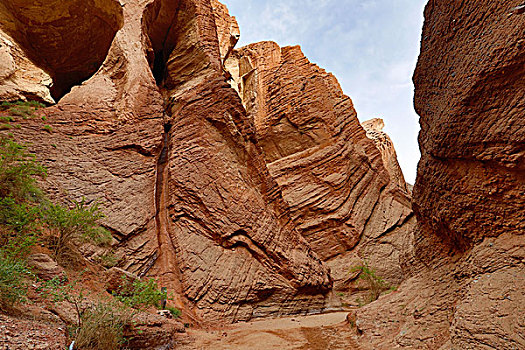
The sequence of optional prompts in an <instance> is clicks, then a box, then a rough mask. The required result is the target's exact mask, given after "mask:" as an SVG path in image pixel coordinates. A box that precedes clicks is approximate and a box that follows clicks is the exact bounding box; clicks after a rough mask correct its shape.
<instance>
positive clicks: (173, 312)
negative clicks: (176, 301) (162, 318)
mask: <svg viewBox="0 0 525 350" xmlns="http://www.w3.org/2000/svg"><path fill="white" fill-rule="evenodd" d="M166 310H168V311H169V312H170V313H171V316H173V318H179V317H181V316H182V311H180V310H179V309H177V308H176V307H172V306H168V307H167V308H166Z"/></svg>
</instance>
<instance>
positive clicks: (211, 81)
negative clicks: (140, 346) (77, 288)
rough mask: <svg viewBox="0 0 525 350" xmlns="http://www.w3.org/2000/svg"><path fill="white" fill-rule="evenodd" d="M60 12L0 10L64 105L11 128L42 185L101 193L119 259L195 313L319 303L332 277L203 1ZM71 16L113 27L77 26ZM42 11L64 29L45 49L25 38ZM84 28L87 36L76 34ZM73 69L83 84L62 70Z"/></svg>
mask: <svg viewBox="0 0 525 350" xmlns="http://www.w3.org/2000/svg"><path fill="white" fill-rule="evenodd" d="M57 6H58V7H53V6H51V5H50V4H49V3H46V4H35V3H33V2H29V1H26V2H24V1H20V0H19V1H17V2H16V4H15V3H14V2H13V3H11V2H7V3H6V2H4V3H3V4H2V7H1V14H2V17H3V18H8V19H9V21H7V22H4V21H3V22H2V30H4V31H5V32H8V33H9V34H10V35H12V37H13V40H15V41H16V43H17V44H18V45H19V47H20V48H21V49H23V50H24V52H25V53H26V54H27V57H30V58H31V60H32V61H33V63H34V65H35V66H40V67H41V68H42V69H43V70H44V71H46V72H47V74H49V76H51V77H52V78H53V87H52V89H51V90H52V91H56V92H55V94H54V96H55V97H56V98H57V99H60V100H59V101H58V103H57V105H55V106H52V107H49V108H47V109H46V110H45V115H46V121H45V122H43V121H42V120H40V118H38V119H36V118H33V119H28V120H23V121H21V126H22V129H21V130H23V132H17V130H14V131H13V134H14V135H15V137H16V138H17V139H18V140H19V141H25V142H30V143H31V144H32V146H31V150H32V151H33V152H35V153H37V154H38V155H39V156H40V159H41V160H42V161H43V162H44V164H45V165H46V166H47V168H48V173H49V176H48V179H47V181H46V186H47V187H48V190H49V192H50V193H52V195H53V196H54V197H55V198H56V199H59V200H62V201H68V200H79V199H80V198H81V197H86V198H87V199H88V200H95V199H98V200H100V201H101V202H102V203H103V206H104V212H105V213H106V215H107V217H106V219H105V221H104V224H105V226H106V227H107V228H108V229H109V230H111V232H112V233H113V235H114V237H115V238H116V240H117V243H116V245H115V249H116V250H117V254H118V255H119V256H120V257H121V258H122V259H123V260H122V262H121V267H123V268H125V269H127V270H129V271H131V272H133V273H137V274H139V275H148V276H154V277H157V278H158V280H159V281H160V283H161V284H162V285H164V286H167V287H168V288H169V290H170V291H171V292H175V294H176V296H177V299H178V302H179V303H180V304H182V306H184V308H185V310H186V311H187V312H186V314H191V313H192V312H193V314H194V316H195V317H197V319H199V318H202V319H204V318H205V319H206V321H210V322H211V321H218V320H221V321H222V322H225V321H236V320H246V319H250V318H252V317H258V316H267V315H279V314H289V313H295V312H305V313H306V312H319V311H321V310H322V309H323V308H325V307H326V300H327V298H326V294H327V293H328V292H329V290H330V287H331V280H330V278H329V275H328V271H327V269H326V268H325V267H324V266H323V265H322V263H321V261H320V260H319V258H317V256H316V254H315V253H313V252H312V250H311V248H310V247H309V246H308V244H307V242H306V241H305V240H304V238H302V236H301V235H300V234H299V233H298V232H297V231H296V230H295V228H294V225H293V224H292V223H291V221H290V219H289V217H288V214H287V211H286V206H285V205H284V203H283V200H282V197H281V192H280V191H279V189H278V187H277V185H276V184H275V182H274V181H273V180H272V178H271V177H270V175H269V174H268V171H267V169H266V166H265V163H264V160H263V158H262V156H261V153H260V149H259V148H258V146H257V145H256V142H255V134H254V127H253V124H252V122H251V121H250V119H248V118H247V117H246V114H245V111H244V109H243V107H242V104H241V101H240V99H239V97H238V96H237V94H236V93H235V91H234V90H233V89H231V87H230V85H229V84H228V83H227V82H226V77H225V76H224V72H223V69H222V62H221V47H227V46H228V44H224V43H220V42H219V39H218V34H217V32H218V31H217V25H216V19H217V16H216V14H217V13H215V14H214V12H213V8H212V6H211V4H210V2H209V1H204V0H202V1H197V0H195V1H193V0H181V1H165V0H155V1H136V0H129V1H126V0H123V1H121V2H120V3H118V2H112V1H109V0H108V1H103V2H100V1H98V2H82V4H80V2H78V3H77V2H74V1H73V2H67V3H63V2H60V4H57ZM63 6H65V7H67V6H70V7H67V9H68V10H67V11H62V10H63ZM98 6H102V8H99V7H98ZM14 7H17V8H18V9H20V8H22V9H26V10H25V11H23V12H20V11H13V8H14ZM55 8H56V10H57V12H56V13H54V12H53V11H54V9H55ZM111 11H113V12H111ZM79 12H81V13H89V14H90V15H89V16H88V15H86V16H85V17H83V18H91V17H93V18H99V19H101V20H104V21H109V24H110V25H109V24H107V23H106V24H105V25H103V26H101V25H96V24H95V25H94V26H93V27H89V26H88V25H89V24H90V23H85V24H84V23H83V22H80V23H78V21H77V20H78V17H77V16H78V13H79ZM63 13H68V16H71V17H67V16H65V17H63V16H64V15H63ZM42 14H47V17H49V18H50V19H52V18H58V19H57V21H58V22H57V23H58V24H59V25H56V26H55V27H54V29H53V33H54V36H53V37H49V36H48V37H45V36H44V35H42V36H41V37H40V41H39V42H40V43H41V45H48V46H49V50H47V49H41V50H40V49H31V48H30V47H28V45H27V40H26V39H27V36H25V35H26V34H24V33H29V34H27V35H39V34H42V33H43V34H45V33H49V32H50V28H49V27H47V23H48V22H46V21H42V20H41V19H40V16H42ZM105 14H108V16H109V18H105V17H104V15H105ZM219 18H220V16H219ZM22 24H24V25H25V27H24V28H25V29H24V30H23V31H21V30H20V28H21V25H22ZM73 24H74V25H73ZM230 28H235V27H234V26H230ZM99 29H100V32H99ZM84 30H85V31H86V32H87V33H89V35H87V36H86V37H85V38H84V40H78V39H77V37H76V35H80V36H82V35H84V34H86V32H84ZM110 34H111V35H110ZM226 37H227V35H226ZM230 37H231V35H230ZM228 39H230V38H228ZM65 41H74V42H75V45H79V46H80V47H77V46H67V45H62V43H63V42H65ZM106 44H107V45H106ZM223 44H224V46H223ZM229 45H231V42H230V44H229ZM63 46H65V47H67V48H68V49H66V48H65V47H63ZM56 47H61V49H60V50H54V48H56ZM70 49H71V50H73V51H74V52H69V51H68V50H70ZM64 50H66V51H64ZM70 54H75V55H73V56H75V57H73V58H71V59H70V57H69V55H70ZM101 57H102V59H101ZM82 62H84V64H85V66H84V65H83V64H81V63H82ZM95 62H97V63H98V64H99V65H98V66H97V67H95V65H94V64H95ZM71 71H75V72H78V74H77V75H73V76H75V77H76V79H77V80H75V81H69V80H67V79H65V78H64V77H63V76H62V75H61V72H71ZM23 73H25V72H20V71H18V72H17V74H23ZM92 73H94V75H92V76H91V77H90V76H89V74H92ZM67 76H72V75H67ZM83 79H87V80H85V81H82V80H83ZM71 84H78V85H75V86H73V87H72V88H71ZM69 88H71V92H69V93H66V94H65V95H63V96H62V93H65V92H67V90H68V89H69ZM44 124H47V125H49V126H50V128H47V132H46V131H45V130H44V129H43V127H44V126H45V125H44Z"/></svg>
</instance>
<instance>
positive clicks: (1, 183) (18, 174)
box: [0, 136, 46, 202]
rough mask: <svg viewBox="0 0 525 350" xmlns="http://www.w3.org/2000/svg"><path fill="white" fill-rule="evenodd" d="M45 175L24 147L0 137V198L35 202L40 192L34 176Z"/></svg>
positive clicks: (41, 167)
mask: <svg viewBox="0 0 525 350" xmlns="http://www.w3.org/2000/svg"><path fill="white" fill-rule="evenodd" d="M45 175H46V170H45V169H44V167H43V166H42V165H40V164H39V163H38V162H37V161H36V158H35V155H33V154H31V153H29V152H27V150H26V147H25V146H23V145H20V144H18V143H16V142H15V141H13V140H11V139H10V138H9V137H6V136H0V198H6V197H11V198H13V199H15V200H17V202H24V201H33V202H34V201H36V200H37V199H38V198H37V197H39V196H40V195H41V191H40V189H39V188H38V186H37V185H36V181H35V176H41V177H42V176H45Z"/></svg>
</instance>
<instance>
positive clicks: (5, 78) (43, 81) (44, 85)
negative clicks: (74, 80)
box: [0, 30, 55, 104]
mask: <svg viewBox="0 0 525 350" xmlns="http://www.w3.org/2000/svg"><path fill="white" fill-rule="evenodd" d="M52 83H53V80H52V79H51V77H50V76H49V75H48V74H47V73H46V72H44V71H43V70H42V69H40V68H38V67H37V66H35V64H34V63H33V62H31V60H29V59H28V58H27V55H26V54H25V53H24V51H23V50H22V49H21V48H20V46H19V45H18V44H17V43H16V42H14V41H13V39H12V38H11V37H10V36H8V35H7V34H6V33H4V32H3V31H2V30H0V99H1V100H2V101H18V100H36V101H40V102H45V103H49V104H51V103H54V102H55V100H54V99H53V97H52V96H51V92H50V87H51V85H52Z"/></svg>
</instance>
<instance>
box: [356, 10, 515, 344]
mask: <svg viewBox="0 0 525 350" xmlns="http://www.w3.org/2000/svg"><path fill="white" fill-rule="evenodd" d="M519 3H520V2H519V1H510V2H505V3H501V2H500V3H498V2H493V1H488V0H487V1H477V2H475V3H474V2H460V1H453V2H450V1H441V0H437V1H431V2H429V3H428V5H427V7H426V9H425V26H424V29H423V40H422V47H421V55H420V57H419V62H418V65H417V68H416V72H415V75H414V82H415V86H416V96H415V105H416V109H417V111H418V113H419V115H420V116H421V128H422V129H421V133H420V137H419V141H420V145H421V151H422V159H421V162H420V164H419V169H418V178H417V181H416V184H415V188H414V211H415V213H416V215H417V220H418V226H419V230H418V231H416V235H415V239H414V241H415V258H416V259H417V260H416V261H417V265H414V266H416V267H417V268H416V269H415V270H416V271H419V273H418V274H417V275H416V276H415V277H414V278H411V279H410V280H408V281H407V282H405V283H403V284H402V285H401V287H400V290H399V292H397V293H393V294H391V295H388V296H386V297H384V298H381V299H380V301H379V302H377V303H374V304H371V305H369V306H367V307H366V308H364V309H363V310H361V311H360V312H359V313H358V315H357V316H358V317H357V325H358V328H359V330H360V331H361V332H362V334H363V335H362V338H361V341H362V342H363V343H365V342H367V343H368V344H370V346H371V347H373V348H374V349H379V348H382V349H391V348H396V347H402V348H424V347H426V348H430V349H485V348H487V349H489V348H490V349H522V348H524V347H525V337H524V334H525V322H524V321H525V319H524V318H523V315H525V309H524V300H525V293H524V291H525V278H524V277H525V267H524V264H525V239H524V237H523V234H524V233H525V226H524V225H525V196H524V194H525V177H524V174H525V171H524V170H525V168H524V165H525V162H524V155H525V121H524V119H523V114H524V112H525V105H524V104H523V101H524V100H525V96H524V94H525V89H524V88H525V55H524V50H523V43H524V41H523V38H522V34H523V31H524V29H525V17H524V16H523V15H522V14H519V13H517V12H516V11H515V10H513V6H516V5H519ZM518 12H519V11H518Z"/></svg>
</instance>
